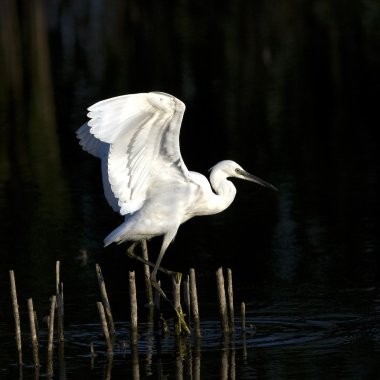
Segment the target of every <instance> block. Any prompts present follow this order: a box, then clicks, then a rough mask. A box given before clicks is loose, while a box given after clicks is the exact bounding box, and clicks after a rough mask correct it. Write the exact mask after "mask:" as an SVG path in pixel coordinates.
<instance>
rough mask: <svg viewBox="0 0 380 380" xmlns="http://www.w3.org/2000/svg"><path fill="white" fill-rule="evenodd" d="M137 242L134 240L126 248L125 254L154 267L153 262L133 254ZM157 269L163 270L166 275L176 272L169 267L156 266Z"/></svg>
mask: <svg viewBox="0 0 380 380" xmlns="http://www.w3.org/2000/svg"><path fill="white" fill-rule="evenodd" d="M137 244H139V242H134V243H133V244H132V245H131V246H130V247H129V248H128V249H127V255H128V256H129V257H130V258H131V259H136V260H138V261H141V262H142V263H144V264H146V265H149V266H150V267H152V268H154V267H155V264H154V263H152V262H151V261H148V260H145V259H144V258H142V257H141V256H138V255H136V254H135V252H134V249H135V247H136V245H137ZM157 270H159V271H160V272H163V273H166V274H168V275H174V274H176V273H177V272H173V271H171V270H169V269H166V268H163V267H158V268H157Z"/></svg>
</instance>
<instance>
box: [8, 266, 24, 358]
mask: <svg viewBox="0 0 380 380" xmlns="http://www.w3.org/2000/svg"><path fill="white" fill-rule="evenodd" d="M9 277H10V283H11V296H12V306H13V316H14V320H15V332H16V346H17V352H18V364H19V365H22V364H23V363H22V339H21V325H20V314H19V307H18V302H17V290H16V279H15V274H14V272H13V270H10V271H9Z"/></svg>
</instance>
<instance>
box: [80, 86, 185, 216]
mask: <svg viewBox="0 0 380 380" xmlns="http://www.w3.org/2000/svg"><path fill="white" fill-rule="evenodd" d="M89 111H90V112H89V113H88V116H89V118H90V119H91V120H90V121H89V122H88V123H87V124H88V126H89V127H90V133H91V134H92V135H94V136H95V137H96V138H97V139H99V140H100V141H102V142H104V143H107V145H108V144H109V152H108V158H107V164H108V182H109V184H110V188H111V189H112V193H113V195H114V197H115V198H117V200H118V207H119V212H120V213H121V214H122V215H125V214H128V213H132V212H134V211H136V210H138V209H139V208H140V207H141V206H142V204H143V203H144V201H145V199H146V192H147V190H148V188H149V185H150V184H151V181H152V180H153V178H155V179H156V180H157V175H158V174H160V173H157V165H158V164H160V165H162V169H164V168H165V170H164V172H165V175H166V176H171V175H172V176H173V177H175V176H180V177H181V178H182V179H184V180H186V181H187V180H190V177H189V173H188V170H187V168H186V166H185V164H184V162H183V160H182V157H181V153H180V147H179V132H180V127H181V122H182V117H183V114H184V111H185V105H184V104H183V103H182V102H181V101H180V100H178V99H176V98H175V97H173V96H171V95H168V94H164V93H159V92H150V93H141V94H132V95H124V96H119V97H116V98H111V99H106V100H103V101H101V102H98V103H96V104H94V105H93V106H91V107H90V108H89ZM88 145H89V147H88V149H86V150H88V151H89V152H90V153H92V154H94V155H97V154H95V153H98V152H99V151H100V150H101V148H99V147H93V146H95V143H94V142H91V144H90V143H88ZM82 146H83V145H82ZM84 148H85V147H84ZM93 152H95V153H93ZM103 160H104V159H102V161H103ZM165 179H167V178H165V177H163V178H162V180H165ZM105 191H106V190H105ZM110 204H111V203H110ZM111 206H112V204H111Z"/></svg>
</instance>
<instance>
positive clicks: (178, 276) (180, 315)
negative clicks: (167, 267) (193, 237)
mask: <svg viewBox="0 0 380 380" xmlns="http://www.w3.org/2000/svg"><path fill="white" fill-rule="evenodd" d="M170 241H171V239H169V238H168V236H165V237H164V240H163V243H162V246H161V250H160V253H159V255H158V258H157V261H156V264H155V265H154V267H153V270H152V274H151V276H150V282H151V283H152V285H153V286H154V288H155V289H157V291H158V292H159V293H160V294H161V295H162V296H163V297H164V298H165V300H166V301H168V302H169V303H170V304H171V305H172V306H173V309H174V310H175V312H176V314H177V317H178V321H179V325H180V326H182V328H183V329H184V330H185V331H186V333H187V334H188V335H190V329H189V327H188V326H187V324H186V321H185V318H184V314H183V312H182V308H181V305H180V306H179V307H178V308H177V307H175V305H174V304H173V302H171V301H169V299H168V297H167V296H166V294H165V293H164V291H163V290H162V289H161V287H160V285H158V282H157V280H156V275H157V271H158V270H159V268H160V264H161V260H162V258H163V257H164V254H165V251H166V249H167V248H168V246H169V244H170ZM170 275H171V276H175V278H176V280H178V279H179V281H180V279H181V276H182V273H178V272H171V273H170Z"/></svg>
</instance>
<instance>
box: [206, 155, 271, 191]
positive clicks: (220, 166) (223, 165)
mask: <svg viewBox="0 0 380 380" xmlns="http://www.w3.org/2000/svg"><path fill="white" fill-rule="evenodd" d="M210 171H211V172H212V173H218V172H219V173H224V175H225V177H226V178H228V177H234V178H240V179H244V180H246V181H251V182H255V183H258V184H259V185H261V186H264V187H268V188H270V189H272V190H275V191H278V189H277V188H276V187H275V186H273V185H271V184H270V183H269V182H266V181H264V180H263V179H261V178H258V177H256V176H254V175H253V174H251V173H248V172H247V171H245V170H244V169H243V168H242V167H241V166H240V165H239V164H237V163H236V162H235V161H232V160H224V161H220V162H218V163H217V164H216V165H214V166H213V167H212V168H211V169H210Z"/></svg>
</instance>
